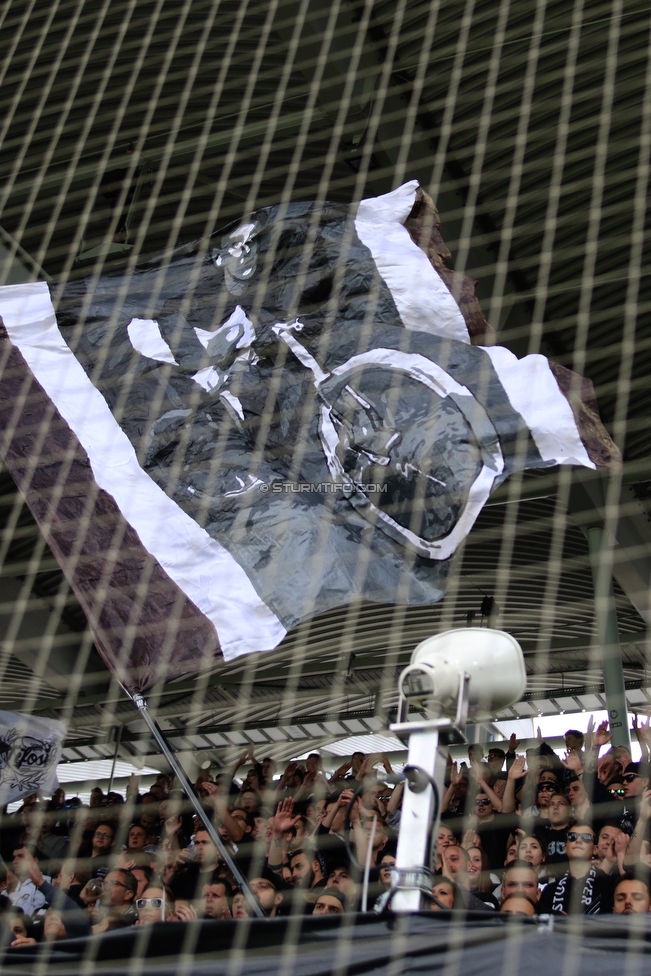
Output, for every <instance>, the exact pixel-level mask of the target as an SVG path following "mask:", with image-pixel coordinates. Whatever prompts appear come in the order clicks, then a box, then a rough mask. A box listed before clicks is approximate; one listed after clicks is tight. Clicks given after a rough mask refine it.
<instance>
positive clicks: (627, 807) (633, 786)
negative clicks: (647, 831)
mask: <svg viewBox="0 0 651 976" xmlns="http://www.w3.org/2000/svg"><path fill="white" fill-rule="evenodd" d="M649 777H650V771H649V767H648V766H647V764H646V763H641V762H631V763H629V764H628V766H627V767H626V769H625V770H624V775H623V776H622V782H623V784H624V809H623V811H622V815H621V821H620V828H621V829H622V830H623V831H625V833H627V834H632V833H633V831H634V830H635V827H636V825H637V822H638V818H639V816H640V806H641V802H642V795H643V794H644V791H645V790H648V789H649Z"/></svg>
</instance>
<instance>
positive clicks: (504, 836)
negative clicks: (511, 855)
mask: <svg viewBox="0 0 651 976" xmlns="http://www.w3.org/2000/svg"><path fill="white" fill-rule="evenodd" d="M474 814H475V818H476V824H475V828H474V829H475V831H476V834H477V836H478V838H479V843H480V844H481V846H482V849H483V850H484V851H485V852H486V856H487V857H488V866H489V868H490V870H491V871H499V870H500V869H501V868H502V867H503V865H504V855H505V853H506V848H507V844H508V841H509V837H510V836H511V834H512V833H513V830H514V826H515V823H514V818H513V816H512V815H511V814H502V813H496V812H495V807H494V806H493V804H492V802H491V799H490V797H489V796H488V795H487V794H486V793H482V792H479V793H477V795H476V796H475V800H474Z"/></svg>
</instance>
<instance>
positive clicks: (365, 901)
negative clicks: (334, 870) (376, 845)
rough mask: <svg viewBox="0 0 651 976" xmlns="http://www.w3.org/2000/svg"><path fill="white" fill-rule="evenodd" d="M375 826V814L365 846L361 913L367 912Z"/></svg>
mask: <svg viewBox="0 0 651 976" xmlns="http://www.w3.org/2000/svg"><path fill="white" fill-rule="evenodd" d="M376 826H377V814H376V813H375V814H373V826H372V827H371V834H370V837H369V839H368V844H367V845H366V864H365V865H364V884H363V886H362V911H363V912H365V911H367V905H368V876H369V874H370V873H371V855H372V854H373V841H374V840H375V828H376Z"/></svg>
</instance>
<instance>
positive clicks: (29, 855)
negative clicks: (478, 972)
mask: <svg viewBox="0 0 651 976" xmlns="http://www.w3.org/2000/svg"><path fill="white" fill-rule="evenodd" d="M635 728H636V732H637V734H638V739H639V741H640V744H641V745H642V750H643V753H642V754H643V760H642V761H641V762H633V761H632V759H631V755H630V753H628V752H627V750H626V749H624V748H622V747H617V748H610V746H609V743H610V739H611V736H610V734H609V733H608V730H607V725H606V724H605V723H604V724H602V725H601V726H599V728H597V729H596V730H593V729H589V730H588V733H587V735H585V736H584V735H583V734H582V733H581V732H578V731H576V730H570V731H568V732H567V734H566V737H565V742H566V753H565V757H564V759H562V760H560V759H559V758H558V757H557V756H556V754H555V753H554V751H553V750H552V749H551V748H550V747H549V745H548V744H547V743H546V742H545V741H544V740H543V739H542V737H541V736H540V733H539V741H538V746H537V748H535V749H528V750H527V751H526V755H517V748H518V745H519V743H518V742H517V740H516V739H515V737H514V736H512V737H511V740H510V742H509V748H508V751H504V750H501V749H498V748H490V749H489V750H488V754H487V755H486V756H484V751H483V749H482V747H481V746H476V745H473V746H470V747H469V749H468V762H467V763H466V762H464V763H461V764H459V765H457V764H456V763H454V762H453V761H452V760H451V759H449V763H448V769H447V775H446V783H445V790H444V792H443V795H442V796H441V797H440V806H441V811H442V814H441V825H440V830H439V833H438V837H437V840H436V844H435V848H434V850H433V852H432V870H433V884H432V890H431V895H430V894H429V891H428V894H427V898H426V899H425V901H426V907H427V908H428V909H431V910H432V911H441V910H445V909H463V910H464V911H476V910H481V911H487V910H488V911H500V912H505V913H509V914H510V915H519V916H527V915H534V914H563V915H571V914H584V915H594V914H598V913H614V914H640V913H647V912H649V909H650V904H651V899H650V887H649V886H650V880H649V869H650V867H651V832H650V830H649V821H650V818H651V790H650V788H649V786H650V777H651V766H650V765H649V757H650V751H651V731H650V729H649V726H648V724H647V725H645V726H640V727H638V726H637V724H636V726H635ZM604 748H606V749H607V751H606V752H605V754H601V753H602V751H603V750H604ZM600 754H601V755H600ZM391 773H392V770H391V765H390V763H389V761H388V760H387V758H386V757H384V756H377V755H372V756H365V755H363V754H362V753H355V754H354V755H353V757H352V760H351V761H350V762H347V763H345V764H344V765H342V766H341V767H340V768H339V769H337V770H336V771H335V773H334V774H333V775H332V776H330V777H328V776H326V774H325V773H324V771H323V769H322V766H321V758H320V756H319V755H318V754H312V755H310V756H309V757H308V759H307V760H306V762H305V763H299V762H291V763H289V765H288V766H287V767H286V768H285V770H284V771H283V772H282V775H280V777H277V775H276V774H275V768H274V762H273V760H271V759H269V758H266V759H264V760H262V761H261V762H259V761H258V760H257V759H256V758H255V757H254V755H253V754H252V753H251V752H249V751H247V752H245V753H244V754H243V755H242V756H241V757H240V759H239V761H238V762H237V763H236V764H235V766H234V768H233V769H231V770H229V771H228V772H225V771H222V772H221V773H220V774H219V775H216V776H211V775H209V774H208V773H202V774H201V775H200V776H199V778H198V779H197V781H196V783H195V784H194V789H195V792H196V794H197V795H198V797H199V798H200V800H201V803H202V804H203V807H204V810H205V811H206V813H207V814H208V816H209V818H210V820H211V821H212V823H213V824H214V826H215V828H216V830H217V831H218V833H219V835H220V837H221V839H222V841H223V844H224V845H225V848H226V850H227V851H228V853H229V854H230V857H231V858H232V861H233V863H234V865H235V867H236V869H237V870H236V871H235V872H233V871H232V870H231V869H230V868H229V866H228V864H227V863H226V862H225V861H224V859H223V858H222V856H221V854H220V851H219V850H218V848H217V846H216V845H215V844H214V843H213V840H212V839H211V836H210V833H209V831H208V830H207V829H206V828H205V826H204V824H203V823H202V821H201V819H200V818H199V817H198V816H197V815H196V811H194V812H193V807H192V805H191V804H190V803H189V802H188V797H187V796H186V795H185V794H184V793H183V792H182V791H181V790H180V789H178V788H177V787H176V785H175V783H174V782H173V780H172V779H171V777H169V776H168V775H166V774H164V773H161V774H160V775H159V776H158V778H157V780H156V782H155V783H154V784H153V785H152V786H150V787H149V789H148V790H147V792H145V793H144V795H141V794H139V792H138V781H137V779H136V778H135V777H132V779H131V780H130V783H129V787H128V789H127V795H126V798H124V797H122V796H121V795H120V794H119V793H116V792H112V793H108V795H104V793H103V792H102V790H101V789H100V788H99V787H96V788H95V789H94V790H93V791H92V793H91V796H90V805H89V806H84V805H82V804H81V802H80V801H79V800H78V798H73V799H72V800H70V801H68V802H66V798H65V794H64V792H63V790H61V789H59V790H57V791H56V792H55V793H54V795H53V796H52V797H51V799H49V800H45V799H43V798H39V797H38V796H37V795H33V796H29V797H26V798H25V800H24V802H23V804H22V807H21V809H20V810H19V811H18V812H17V813H15V814H12V815H9V814H7V813H6V811H5V814H4V816H3V819H2V828H1V830H0V853H1V854H2V859H3V860H2V863H1V864H0V890H1V891H2V894H0V921H1V923H2V930H3V931H4V933H5V945H6V944H7V943H10V944H11V945H13V946H14V947H20V946H24V945H32V944H34V943H35V942H37V941H53V940H58V939H66V938H74V937H76V936H81V935H89V934H91V933H102V932H106V931H109V930H112V929H117V928H122V927H126V926H131V925H141V926H142V925H149V924H152V923H154V922H162V921H166V922H169V923H170V924H172V923H177V924H183V923H187V922H190V921H193V920H196V919H244V918H247V917H250V916H251V915H252V914H254V913H255V907H254V905H253V904H252V902H251V899H252V898H253V899H255V900H256V902H257V905H258V906H259V907H260V908H261V909H262V911H263V912H264V914H265V915H267V916H268V917H274V916H280V915H288V914H294V913H300V914H314V915H342V914H344V913H346V912H351V911H360V910H361V911H364V910H370V909H372V908H373V906H374V905H375V906H377V907H378V908H379V907H382V908H384V907H389V908H390V906H391V898H392V894H393V890H394V884H395V872H393V871H392V868H393V867H394V865H395V862H396V846H397V837H398V833H399V831H400V818H401V807H402V798H403V789H404V783H403V782H398V783H397V785H393V786H392V785H387V779H389V780H391V781H392V782H394V783H395V781H396V777H395V776H391V775H389V774H391ZM238 874H239V875H241V876H242V877H244V878H246V879H247V880H248V886H249V889H250V890H249V891H247V889H246V885H244V886H240V884H238V877H237V875H238Z"/></svg>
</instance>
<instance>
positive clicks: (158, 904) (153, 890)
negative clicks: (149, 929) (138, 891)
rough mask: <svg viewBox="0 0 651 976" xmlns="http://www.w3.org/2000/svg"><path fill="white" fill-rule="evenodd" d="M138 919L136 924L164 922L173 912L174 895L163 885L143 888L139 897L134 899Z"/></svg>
mask: <svg viewBox="0 0 651 976" xmlns="http://www.w3.org/2000/svg"><path fill="white" fill-rule="evenodd" d="M136 911H137V912H138V920H137V922H136V925H152V924H153V923H154V922H164V921H166V920H167V919H168V918H169V917H170V915H173V914H174V896H173V895H172V892H171V891H170V890H169V888H166V887H165V886H163V885H150V886H149V888H145V890H144V891H143V893H142V897H141V898H137V899H136Z"/></svg>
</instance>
